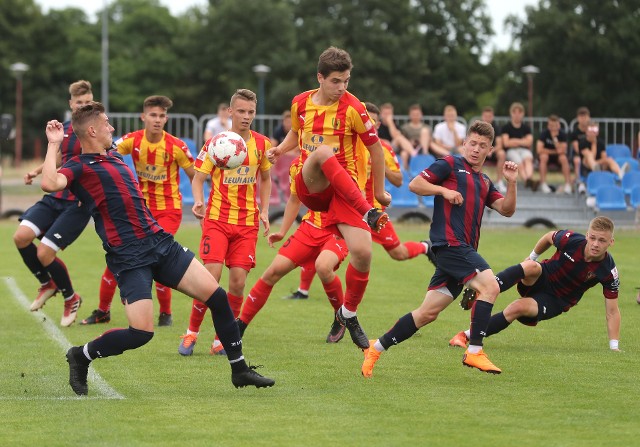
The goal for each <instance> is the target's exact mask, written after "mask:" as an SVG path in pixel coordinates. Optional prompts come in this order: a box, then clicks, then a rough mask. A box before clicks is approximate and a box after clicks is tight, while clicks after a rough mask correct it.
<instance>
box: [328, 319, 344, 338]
mask: <svg viewBox="0 0 640 447" xmlns="http://www.w3.org/2000/svg"><path fill="white" fill-rule="evenodd" d="M345 329H346V328H345V327H344V325H343V324H342V323H340V321H339V320H338V319H337V318H335V317H334V318H333V324H332V325H331V330H330V331H329V334H328V335H327V343H338V342H339V341H340V340H342V337H344V331H345Z"/></svg>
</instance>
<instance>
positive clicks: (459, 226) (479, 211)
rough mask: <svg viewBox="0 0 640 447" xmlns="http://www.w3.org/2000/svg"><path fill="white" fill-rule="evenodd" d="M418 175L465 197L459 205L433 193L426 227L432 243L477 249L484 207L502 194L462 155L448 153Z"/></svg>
mask: <svg viewBox="0 0 640 447" xmlns="http://www.w3.org/2000/svg"><path fill="white" fill-rule="evenodd" d="M420 175H421V176H422V178H423V179H425V180H426V181H428V182H429V183H433V184H437V185H440V186H443V187H445V188H448V189H451V190H454V191H458V192H459V193H460V194H462V197H463V199H464V201H463V202H462V205H452V204H451V203H450V202H449V201H448V200H445V199H444V198H443V197H442V196H441V195H437V196H435V198H434V200H435V201H434V209H433V222H432V223H431V230H430V231H429V238H430V239H431V242H433V245H434V246H444V245H449V246H453V247H456V246H460V245H469V246H471V247H473V248H474V249H475V250H477V249H478V243H479V242H480V225H481V224H482V216H483V214H484V207H485V206H490V205H491V204H492V203H493V202H495V201H496V200H498V199H501V198H503V197H504V196H503V195H502V194H500V193H499V192H498V190H497V189H496V188H495V187H494V186H493V183H491V180H490V179H489V177H487V175H485V174H483V173H482V172H475V171H474V170H473V169H472V167H471V165H470V164H469V163H467V161H466V160H465V159H464V158H463V157H459V156H453V155H447V156H446V157H444V158H440V159H438V160H437V161H436V162H435V163H433V164H432V165H431V166H429V167H428V168H427V169H425V170H424V171H422V173H421V174H420Z"/></svg>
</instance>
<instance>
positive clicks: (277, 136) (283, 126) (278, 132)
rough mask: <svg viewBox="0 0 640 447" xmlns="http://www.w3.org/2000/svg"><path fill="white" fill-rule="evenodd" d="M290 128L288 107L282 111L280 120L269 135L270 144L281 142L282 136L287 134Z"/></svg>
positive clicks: (275, 144)
mask: <svg viewBox="0 0 640 447" xmlns="http://www.w3.org/2000/svg"><path fill="white" fill-rule="evenodd" d="M290 130H291V111H290V110H289V109H287V110H285V111H284V112H282V121H281V122H280V124H279V125H278V127H276V128H275V130H274V131H273V136H272V137H271V144H273V145H274V146H277V145H278V144H280V143H282V140H284V137H286V136H287V134H288V133H289V131H290Z"/></svg>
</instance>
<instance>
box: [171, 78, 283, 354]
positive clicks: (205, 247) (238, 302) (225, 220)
mask: <svg viewBox="0 0 640 447" xmlns="http://www.w3.org/2000/svg"><path fill="white" fill-rule="evenodd" d="M257 101H258V100H257V98H256V94H255V93H254V92H252V91H251V90H247V89H239V90H237V91H236V92H235V93H234V94H233V96H232V97H231V102H230V104H231V107H230V108H229V111H230V114H231V131H233V132H235V133H237V134H238V135H240V136H241V137H242V138H244V140H245V142H246V144H247V149H248V155H247V158H246V159H245V160H244V162H243V163H242V165H241V166H240V167H239V168H237V169H233V170H228V171H225V170H222V169H220V168H217V167H215V165H214V164H213V162H212V161H211V159H210V158H209V156H208V155H207V146H208V144H209V141H207V142H205V144H204V146H203V148H202V150H201V151H200V154H198V158H197V160H196V175H195V177H194V179H193V183H192V189H193V198H194V201H195V203H194V205H193V209H192V211H193V214H194V215H195V216H196V217H197V218H198V219H201V220H202V239H201V241H200V258H201V259H202V262H203V263H204V266H205V267H206V268H207V270H208V271H209V272H210V273H211V274H212V275H213V277H214V278H216V281H220V276H222V268H223V266H224V265H226V266H227V268H228V269H229V293H228V294H227V297H228V298H229V304H230V305H231V310H232V311H233V315H234V316H235V317H237V316H238V315H239V314H240V308H241V307H242V301H243V299H244V286H245V283H246V281H247V275H248V274H249V271H250V270H251V269H252V268H254V267H255V266H256V243H257V242H258V231H259V229H260V223H259V222H262V225H263V226H264V235H265V236H266V235H267V234H268V233H269V196H270V194H271V172H270V169H271V163H269V160H267V157H266V155H265V152H266V151H267V150H268V149H270V148H271V140H270V139H269V138H268V137H266V136H264V135H262V134H259V133H258V132H255V131H253V130H251V123H252V122H253V119H254V118H255V116H256V105H257ZM209 176H211V193H210V195H209V197H208V202H207V208H206V212H205V207H204V196H203V185H204V181H205V179H206V178H207V177H209ZM258 179H259V180H260V208H258V202H257V200H256V198H257V195H256V182H257V181H258ZM206 311H207V308H206V307H205V306H203V305H202V303H200V302H199V301H198V300H194V302H193V306H192V307H191V317H190V318H189V328H188V329H187V333H186V334H184V335H182V337H181V338H182V341H181V342H180V345H179V346H178V352H179V353H180V354H181V355H191V354H192V353H193V347H194V344H195V342H196V340H197V338H198V333H199V332H200V326H201V325H202V320H203V319H204V315H205V313H206ZM210 353H211V354H212V355H215V354H217V355H224V354H225V353H226V352H225V350H224V349H223V346H222V344H221V343H220V340H218V337H217V336H216V338H215V340H214V341H213V344H212V346H211V350H210Z"/></svg>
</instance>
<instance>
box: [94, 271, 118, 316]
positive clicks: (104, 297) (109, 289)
mask: <svg viewBox="0 0 640 447" xmlns="http://www.w3.org/2000/svg"><path fill="white" fill-rule="evenodd" d="M117 287H118V283H117V281H116V278H115V276H113V273H111V270H109V268H108V267H107V268H106V269H104V273H103V274H102V279H101V280H100V304H98V309H100V310H101V311H102V312H108V311H109V309H111V302H112V301H113V296H114V295H115V294H116V288H117Z"/></svg>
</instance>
